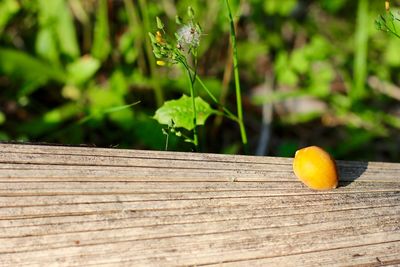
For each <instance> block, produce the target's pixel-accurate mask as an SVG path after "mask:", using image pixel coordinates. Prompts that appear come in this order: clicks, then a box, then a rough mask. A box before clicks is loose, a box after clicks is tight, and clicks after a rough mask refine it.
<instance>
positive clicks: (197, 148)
mask: <svg viewBox="0 0 400 267" xmlns="http://www.w3.org/2000/svg"><path fill="white" fill-rule="evenodd" d="M186 73H187V75H188V78H189V84H190V97H191V98H192V109H193V143H194V145H195V147H196V150H199V136H198V133H197V110H196V101H195V100H196V96H195V92H194V86H193V85H194V81H193V77H192V75H191V74H190V70H189V69H188V68H186Z"/></svg>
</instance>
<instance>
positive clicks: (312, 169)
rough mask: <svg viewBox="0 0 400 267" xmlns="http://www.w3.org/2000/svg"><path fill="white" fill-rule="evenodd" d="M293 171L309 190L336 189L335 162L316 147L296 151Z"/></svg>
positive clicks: (326, 153)
mask: <svg viewBox="0 0 400 267" xmlns="http://www.w3.org/2000/svg"><path fill="white" fill-rule="evenodd" d="M293 171H294V174H295V175H296V176H297V178H299V179H300V181H302V182H303V183H304V184H305V185H307V186H308V187H309V188H311V189H316V190H329V189H333V188H336V187H337V185H338V182H339V178H338V174H337V170H336V164H335V160H334V159H333V158H332V157H331V156H330V155H329V154H328V152H326V151H325V150H323V149H322V148H320V147H317V146H310V147H305V148H302V149H300V150H297V151H296V155H295V156H294V160H293Z"/></svg>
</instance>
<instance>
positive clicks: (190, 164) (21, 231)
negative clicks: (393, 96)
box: [0, 144, 400, 266]
mask: <svg viewBox="0 0 400 267" xmlns="http://www.w3.org/2000/svg"><path fill="white" fill-rule="evenodd" d="M291 164H292V160H291V159H286V158H271V157H251V156H227V155H213V154H195V153H172V152H155V151H140V150H120V149H100V148H79V147H54V146H32V145H11V144H0V265H1V266H19V265H36V266H48V265H56V266H58V265H61V266H74V265H80V266H90V265H108V266H142V265H144V266H169V265H180V266H181V265H220V264H225V265H235V266H286V265H292V266H309V265H321V266H331V265H332V266H335V265H336V266H343V265H346V266H347V265H360V266H381V265H396V264H400V164H393V163H362V162H339V164H338V165H339V170H340V174H341V182H340V187H339V188H338V189H336V190H333V191H329V192H316V191H311V190H309V189H307V188H305V187H304V186H303V185H302V184H301V183H300V182H298V181H297V180H296V178H295V177H294V175H293V173H292V166H291Z"/></svg>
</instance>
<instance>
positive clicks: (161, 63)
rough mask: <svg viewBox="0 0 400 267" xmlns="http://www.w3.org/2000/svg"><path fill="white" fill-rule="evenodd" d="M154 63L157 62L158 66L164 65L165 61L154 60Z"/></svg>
mask: <svg viewBox="0 0 400 267" xmlns="http://www.w3.org/2000/svg"><path fill="white" fill-rule="evenodd" d="M156 64H157V65H158V66H165V61H163V60H157V61H156Z"/></svg>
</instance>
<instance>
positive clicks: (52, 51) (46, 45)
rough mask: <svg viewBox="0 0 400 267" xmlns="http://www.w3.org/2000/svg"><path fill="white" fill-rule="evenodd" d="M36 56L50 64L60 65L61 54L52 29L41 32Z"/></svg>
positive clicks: (38, 35)
mask: <svg viewBox="0 0 400 267" xmlns="http://www.w3.org/2000/svg"><path fill="white" fill-rule="evenodd" d="M35 50H36V54H38V55H39V56H41V57H42V58H43V59H46V60H48V61H49V62H51V63H53V64H56V65H59V54H58V48H57V43H56V39H55V38H54V35H53V32H52V31H51V29H50V27H44V28H42V29H40V30H39V32H38V34H37V36H36V43H35Z"/></svg>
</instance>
